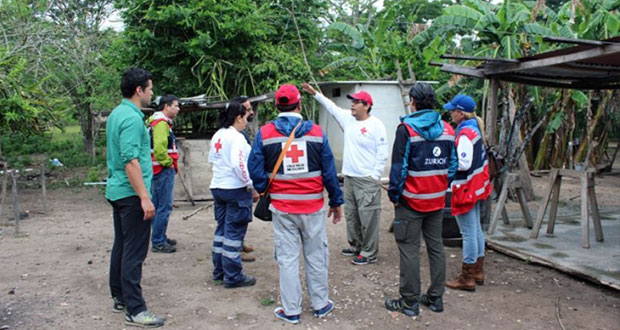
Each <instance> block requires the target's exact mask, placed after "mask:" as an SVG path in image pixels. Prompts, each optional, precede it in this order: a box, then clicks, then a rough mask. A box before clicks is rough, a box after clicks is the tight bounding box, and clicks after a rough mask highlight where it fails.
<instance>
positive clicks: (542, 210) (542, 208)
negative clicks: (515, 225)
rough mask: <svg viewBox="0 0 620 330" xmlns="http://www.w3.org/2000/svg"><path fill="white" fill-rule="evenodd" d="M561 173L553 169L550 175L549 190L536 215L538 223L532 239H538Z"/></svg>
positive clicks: (531, 236) (536, 222)
mask: <svg viewBox="0 0 620 330" xmlns="http://www.w3.org/2000/svg"><path fill="white" fill-rule="evenodd" d="M559 173H560V170H559V169H557V168H552V169H551V173H550V174H549V189H548V190H547V192H546V193H545V194H544V195H543V202H542V204H540V208H539V209H538V214H537V215H536V221H534V228H532V232H531V233H530V238H538V232H539V231H540V227H541V226H542V222H543V218H544V217H545V211H546V210H547V205H549V200H550V199H551V193H552V192H553V187H554V186H555V180H556V179H558V175H559Z"/></svg>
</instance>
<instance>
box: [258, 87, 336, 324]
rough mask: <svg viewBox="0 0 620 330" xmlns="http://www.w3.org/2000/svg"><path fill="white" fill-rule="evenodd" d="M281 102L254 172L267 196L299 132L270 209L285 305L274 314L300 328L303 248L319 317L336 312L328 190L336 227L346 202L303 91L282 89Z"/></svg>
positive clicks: (262, 136)
mask: <svg viewBox="0 0 620 330" xmlns="http://www.w3.org/2000/svg"><path fill="white" fill-rule="evenodd" d="M275 97H276V107H277V108H278V110H279V111H280V114H279V115H278V117H277V118H276V119H275V120H273V121H271V122H270V123H268V124H266V125H264V126H262V127H261V128H260V130H259V132H258V133H257V134H256V138H255V140H254V145H253V146H252V151H251V153H250V158H249V160H248V168H249V170H250V178H251V179H252V182H253V183H254V188H255V189H256V190H257V191H258V192H260V193H263V192H264V191H265V189H266V187H267V183H268V181H269V177H270V175H271V173H272V170H273V169H274V167H275V164H276V161H277V159H278V157H279V156H280V154H281V152H282V148H283V147H284V145H285V144H286V142H287V140H288V138H289V136H290V135H291V132H292V131H293V129H294V128H295V127H297V128H296V130H295V136H294V139H293V141H292V143H291V145H290V146H289V148H288V150H287V151H285V154H284V156H285V157H284V160H283V162H282V164H281V165H280V167H279V169H278V171H277V173H276V175H275V178H274V180H273V182H272V184H271V187H270V188H269V194H270V196H271V205H270V207H269V209H270V210H271V212H272V217H273V238H274V241H275V242H274V246H275V258H276V261H277V263H278V267H279V268H280V300H281V302H282V307H278V308H276V309H275V310H274V314H275V316H276V317H277V318H279V319H281V320H283V321H285V322H287V323H299V322H300V319H301V312H302V301H301V300H302V297H303V294H302V286H301V283H300V281H299V258H300V249H301V250H302V251H303V256H304V266H305V268H306V282H307V287H308V291H309V292H308V295H309V296H310V300H311V303H312V309H313V310H314V312H313V315H314V316H315V317H319V318H320V317H324V316H326V315H327V314H329V313H330V312H331V311H332V310H333V309H334V303H333V302H332V301H331V300H329V284H328V277H327V274H328V261H329V251H328V248H327V234H326V231H325V209H324V195H323V190H324V189H326V190H327V193H328V196H329V212H328V214H327V217H330V216H332V214H333V216H334V217H333V221H332V222H333V223H334V224H336V223H338V222H339V221H340V219H341V217H342V215H341V208H340V206H341V205H342V204H343V203H344V201H343V199H342V191H341V190H340V187H339V186H338V177H337V176H336V166H335V165H334V156H333V154H332V151H331V148H330V147H329V143H328V142H327V138H326V136H325V134H324V133H323V130H322V129H321V127H320V126H319V125H316V124H314V123H313V122H312V121H309V120H308V121H304V120H303V118H302V116H301V105H300V102H301V95H300V94H299V90H298V89H297V87H295V86H294V85H282V86H280V88H279V89H278V91H277V92H276V95H275ZM300 243H301V246H300Z"/></svg>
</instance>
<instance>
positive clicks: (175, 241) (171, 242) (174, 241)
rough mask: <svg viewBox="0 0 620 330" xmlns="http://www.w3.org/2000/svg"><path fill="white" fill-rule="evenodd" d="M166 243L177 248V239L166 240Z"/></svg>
mask: <svg viewBox="0 0 620 330" xmlns="http://www.w3.org/2000/svg"><path fill="white" fill-rule="evenodd" d="M166 243H168V244H170V245H172V246H177V240H176V239H172V238H166Z"/></svg>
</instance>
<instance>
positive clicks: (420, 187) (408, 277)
mask: <svg viewBox="0 0 620 330" xmlns="http://www.w3.org/2000/svg"><path fill="white" fill-rule="evenodd" d="M409 101H410V103H409V106H410V108H411V112H412V113H411V114H409V115H407V116H405V117H403V118H402V119H401V121H402V123H401V124H400V125H399V126H398V128H397V130H396V137H395V139H394V147H393V149H392V166H391V168H390V187H389V190H388V196H389V197H390V200H391V201H392V203H394V205H395V219H394V238H395V240H396V244H397V245H398V249H399V251H400V290H399V293H400V298H398V299H386V301H385V307H386V308H387V309H388V310H390V311H399V312H402V313H404V314H406V315H408V316H416V315H418V314H419V312H420V307H419V303H422V304H423V305H426V306H428V307H429V309H430V310H431V311H433V312H442V311H443V299H442V296H443V293H444V290H445V287H444V281H445V277H446V263H445V256H444V248H443V241H442V238H441V231H442V221H443V208H444V206H445V198H446V190H447V189H448V182H450V180H451V179H452V178H453V177H454V173H455V172H456V167H457V158H456V150H455V147H454V139H455V136H454V130H453V129H452V127H451V126H450V125H449V124H448V123H446V122H444V121H442V120H441V117H440V115H439V113H437V112H435V111H434V110H432V109H433V108H434V106H435V103H436V100H435V93H434V92H433V89H432V88H431V87H430V86H429V85H427V84H424V83H416V84H415V85H413V87H411V90H409ZM420 233H422V235H423V236H424V241H425V242H426V250H427V252H428V258H429V264H430V275H431V285H430V286H429V288H428V291H427V293H426V294H421V288H420Z"/></svg>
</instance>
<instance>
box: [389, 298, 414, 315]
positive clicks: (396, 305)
mask: <svg viewBox="0 0 620 330" xmlns="http://www.w3.org/2000/svg"><path fill="white" fill-rule="evenodd" d="M385 308H387V309H388V310H389V311H391V312H401V313H403V314H405V315H407V316H410V317H414V316H418V315H419V314H420V306H419V305H418V302H417V301H416V300H412V301H406V300H405V299H404V298H400V299H389V298H386V299H385Z"/></svg>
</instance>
